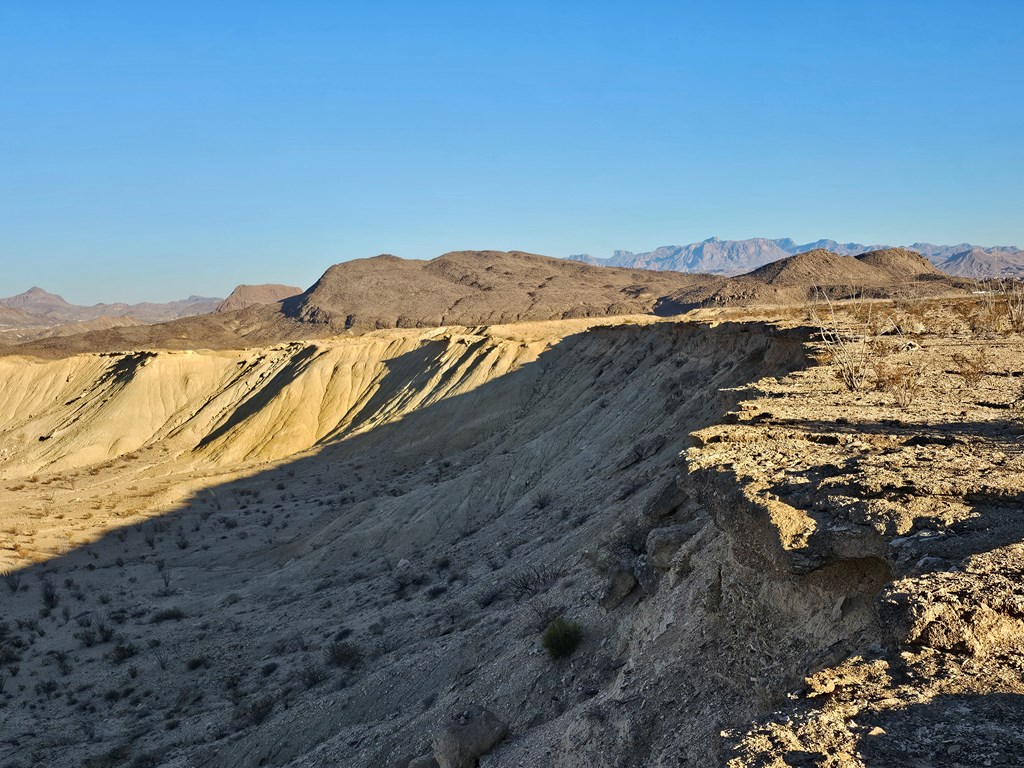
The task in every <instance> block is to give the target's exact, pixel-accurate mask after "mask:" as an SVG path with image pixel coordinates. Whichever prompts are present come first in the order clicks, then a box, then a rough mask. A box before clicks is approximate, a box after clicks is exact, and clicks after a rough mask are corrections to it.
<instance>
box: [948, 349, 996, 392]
mask: <svg viewBox="0 0 1024 768" xmlns="http://www.w3.org/2000/svg"><path fill="white" fill-rule="evenodd" d="M953 363H954V365H956V367H957V370H956V372H957V373H958V374H960V376H961V377H962V378H963V380H964V383H966V384H968V385H969V386H972V387H973V386H977V384H978V383H979V382H981V380H982V379H983V378H985V376H986V375H987V374H988V372H989V365H990V364H991V360H990V358H989V354H988V352H987V351H985V350H984V349H977V350H975V353H974V354H973V355H967V354H964V353H961V352H957V353H956V354H955V355H953Z"/></svg>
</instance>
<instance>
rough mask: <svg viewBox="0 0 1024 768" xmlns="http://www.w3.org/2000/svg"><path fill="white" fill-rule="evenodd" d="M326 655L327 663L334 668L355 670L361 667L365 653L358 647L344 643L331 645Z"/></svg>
mask: <svg viewBox="0 0 1024 768" xmlns="http://www.w3.org/2000/svg"><path fill="white" fill-rule="evenodd" d="M324 653H325V655H326V657H327V663H328V664H330V665H331V666H333V667H347V668H348V669H354V668H355V667H357V666H359V662H360V661H362V659H363V652H362V651H361V650H360V649H359V646H358V645H356V644H355V643H349V642H344V641H343V642H340V643H331V644H330V645H328V646H327V649H326V651H325V652H324Z"/></svg>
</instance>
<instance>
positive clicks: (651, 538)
mask: <svg viewBox="0 0 1024 768" xmlns="http://www.w3.org/2000/svg"><path fill="white" fill-rule="evenodd" d="M700 527H701V526H700V524H699V523H697V522H696V521H694V522H689V523H686V524H684V525H670V526H668V527H666V528H655V529H654V530H652V531H651V532H650V533H648V534H647V557H648V559H649V560H650V562H651V565H653V566H654V567H655V568H658V569H660V570H668V569H669V568H670V567H672V559H673V558H674V557H675V556H676V553H677V552H678V551H679V548H680V547H682V546H683V544H685V543H686V542H687V541H689V540H690V539H691V538H693V535H694V534H695V533H697V531H699V530H700Z"/></svg>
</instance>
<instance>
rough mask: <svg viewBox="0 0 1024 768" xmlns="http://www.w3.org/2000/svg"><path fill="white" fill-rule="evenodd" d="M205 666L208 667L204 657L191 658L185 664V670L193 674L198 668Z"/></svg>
mask: <svg viewBox="0 0 1024 768" xmlns="http://www.w3.org/2000/svg"><path fill="white" fill-rule="evenodd" d="M205 666H208V664H207V663H206V657H205V656H193V657H192V658H191V659H189V660H188V661H186V662H185V669H187V670H188V671H189V672H194V671H195V670H197V669H199V668H200V667H205Z"/></svg>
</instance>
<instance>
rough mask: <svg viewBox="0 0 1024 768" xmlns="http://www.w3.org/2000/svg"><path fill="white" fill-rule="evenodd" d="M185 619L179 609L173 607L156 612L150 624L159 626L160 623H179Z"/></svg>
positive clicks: (183, 613)
mask: <svg viewBox="0 0 1024 768" xmlns="http://www.w3.org/2000/svg"><path fill="white" fill-rule="evenodd" d="M183 618H185V612H184V611H183V610H181V608H179V607H177V606H174V607H173V608H164V609H163V610H162V611H157V612H156V613H155V614H153V618H152V619H150V621H149V623H150V624H159V623H160V622H162V621H181V620H182V619H183Z"/></svg>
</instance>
